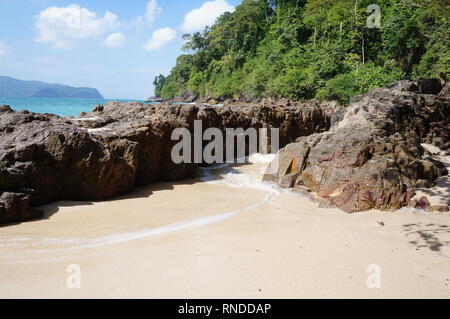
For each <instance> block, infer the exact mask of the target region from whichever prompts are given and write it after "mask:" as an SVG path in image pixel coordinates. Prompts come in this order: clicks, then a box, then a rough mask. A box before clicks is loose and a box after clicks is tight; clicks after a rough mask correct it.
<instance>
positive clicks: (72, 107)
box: [0, 98, 145, 117]
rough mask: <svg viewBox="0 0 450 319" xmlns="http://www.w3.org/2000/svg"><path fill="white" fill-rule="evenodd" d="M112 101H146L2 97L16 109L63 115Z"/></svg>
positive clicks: (71, 114)
mask: <svg viewBox="0 0 450 319" xmlns="http://www.w3.org/2000/svg"><path fill="white" fill-rule="evenodd" d="M111 101H119V102H141V103H144V102H145V101H144V100H135V99H74V98H70V99H67V98H0V104H4V105H9V106H10V107H11V108H12V109H13V110H15V111H20V110H28V111H30V112H34V113H42V114H45V113H50V114H56V115H59V116H63V117H64V116H78V115H80V113H82V112H91V111H92V110H93V109H94V108H95V106H96V105H98V104H102V105H103V104H106V103H108V102H111Z"/></svg>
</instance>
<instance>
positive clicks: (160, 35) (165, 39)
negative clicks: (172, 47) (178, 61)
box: [143, 28, 177, 51]
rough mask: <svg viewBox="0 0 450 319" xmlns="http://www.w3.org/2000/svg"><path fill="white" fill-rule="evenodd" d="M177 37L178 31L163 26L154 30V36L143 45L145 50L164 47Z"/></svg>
mask: <svg viewBox="0 0 450 319" xmlns="http://www.w3.org/2000/svg"><path fill="white" fill-rule="evenodd" d="M176 37H177V32H176V31H175V30H174V29H171V28H163V29H159V30H156V31H155V32H153V35H152V38H151V39H150V40H149V41H148V42H147V43H146V44H144V46H143V49H144V50H147V51H155V50H159V49H162V48H163V47H165V46H166V45H168V44H169V43H170V42H172V41H173V40H174V39H175V38H176Z"/></svg>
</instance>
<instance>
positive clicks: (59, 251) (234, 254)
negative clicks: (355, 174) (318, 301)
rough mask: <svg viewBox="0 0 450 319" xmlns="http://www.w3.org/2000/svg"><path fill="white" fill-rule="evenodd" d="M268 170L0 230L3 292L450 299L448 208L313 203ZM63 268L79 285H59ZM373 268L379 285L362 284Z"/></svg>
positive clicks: (150, 191) (159, 189) (155, 190)
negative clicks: (76, 274)
mask: <svg viewBox="0 0 450 319" xmlns="http://www.w3.org/2000/svg"><path fill="white" fill-rule="evenodd" d="M266 165H267V163H262V162H260V163H256V164H253V165H246V166H241V167H238V168H235V169H234V171H232V172H229V173H228V174H227V172H223V171H218V172H217V171H212V170H209V171H208V172H207V173H208V176H209V177H210V178H209V179H207V180H209V182H202V181H187V182H184V183H178V184H176V185H170V184H158V185H154V186H152V187H147V188H141V189H138V190H136V191H135V192H133V194H131V195H129V196H127V197H124V198H122V199H119V200H116V201H110V202H102V203H95V204H92V203H57V204H54V205H49V206H46V207H45V209H46V211H47V212H48V213H49V218H48V219H46V220H42V221H36V222H31V223H24V224H20V225H15V226H10V227H4V228H0V297H1V298H16V297H18V298H24V297H31V298H81V297H87V298H104V297H107V298H136V297H137V298H216V297H218V298H319V297H322V298H348V297H356V298H372V297H374V298H413V297H414V298H449V297H450V259H449V257H450V244H449V241H450V214H435V213H430V214H423V213H418V212H414V211H412V210H402V211H400V212H396V213H382V212H369V213H364V214H356V215H347V214H345V213H343V212H341V211H338V210H329V209H320V208H318V206H317V205H316V204H314V203H311V202H310V201H309V200H307V199H302V198H300V197H299V196H298V195H292V194H290V193H288V192H286V191H283V190H280V189H278V188H277V187H275V186H273V185H269V184H263V183H261V182H259V179H260V178H261V176H262V172H263V171H264V169H265V166H266ZM219 173H220V174H219ZM218 176H222V178H221V179H214V177H215V178H217V177H218ZM381 221H382V222H383V223H384V224H385V226H384V227H381V226H380V225H379V222H381ZM71 264H77V265H79V266H80V267H81V289H69V288H68V287H67V284H66V281H67V278H68V276H69V274H68V273H67V272H66V270H67V267H68V266H69V265H71ZM373 264H375V265H378V266H379V267H380V270H381V277H380V279H381V288H380V289H369V288H368V286H367V279H368V277H369V275H370V274H369V273H367V269H368V267H369V266H370V265H373Z"/></svg>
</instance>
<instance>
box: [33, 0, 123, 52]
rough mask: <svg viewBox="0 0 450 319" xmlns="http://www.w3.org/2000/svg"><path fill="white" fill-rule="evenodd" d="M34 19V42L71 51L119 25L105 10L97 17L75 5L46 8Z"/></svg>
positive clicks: (112, 15)
mask: <svg viewBox="0 0 450 319" xmlns="http://www.w3.org/2000/svg"><path fill="white" fill-rule="evenodd" d="M36 19H37V21H36V24H35V27H36V29H37V30H38V36H37V37H36V41H38V42H43V43H51V44H52V45H53V47H54V48H57V49H71V48H72V47H73V46H75V45H76V44H77V43H79V42H81V41H83V40H89V39H94V38H97V37H99V36H101V35H102V34H104V33H106V32H108V31H109V30H111V29H114V28H116V27H119V26H120V23H119V21H118V19H117V16H116V15H115V14H113V13H111V12H108V11H107V12H106V13H105V15H104V16H103V17H99V16H97V14H96V13H95V12H92V11H89V10H88V9H86V8H81V7H80V6H79V5H76V4H72V5H69V6H67V7H50V8H47V9H45V10H44V11H42V12H40V13H39V15H38V16H37V17H36Z"/></svg>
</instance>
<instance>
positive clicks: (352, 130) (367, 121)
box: [264, 79, 450, 213]
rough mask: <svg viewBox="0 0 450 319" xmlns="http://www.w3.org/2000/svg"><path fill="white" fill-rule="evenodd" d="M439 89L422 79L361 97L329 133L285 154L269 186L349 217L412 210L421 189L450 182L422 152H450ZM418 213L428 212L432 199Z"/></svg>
mask: <svg viewBox="0 0 450 319" xmlns="http://www.w3.org/2000/svg"><path fill="white" fill-rule="evenodd" d="M441 89H442V86H441V84H440V82H439V81H437V80H433V79H423V80H419V81H417V82H412V81H402V82H399V83H395V84H393V85H391V86H389V87H387V88H382V89H374V90H372V91H371V92H370V93H368V94H367V95H363V96H357V97H355V98H354V99H353V101H352V103H351V105H350V106H349V107H348V108H347V110H346V111H345V114H344V116H343V120H342V121H340V122H339V121H334V123H337V124H334V126H333V128H332V129H331V130H330V131H328V132H324V133H317V134H313V135H310V136H307V137H301V138H299V139H298V140H297V141H296V143H293V144H289V145H287V146H286V147H285V148H284V149H282V150H281V151H280V152H279V155H278V157H277V159H276V160H275V161H274V162H273V163H272V164H271V165H270V167H269V169H268V171H267V173H266V175H265V176H264V179H265V180H266V181H276V182H278V183H279V184H280V185H282V186H283V187H288V188H294V189H295V190H298V191H304V190H305V188H306V189H308V190H309V191H312V192H314V193H315V194H316V195H317V196H318V197H319V198H321V199H323V201H324V202H325V203H326V204H327V205H330V206H334V207H338V208H341V209H343V210H344V211H346V212H349V213H353V212H360V211H366V210H370V209H381V210H394V209H399V208H401V207H404V206H406V205H408V204H409V203H410V200H411V199H412V198H413V196H414V191H415V185H416V183H417V182H418V181H421V182H420V183H423V181H429V182H430V183H432V182H433V181H434V180H435V179H436V178H438V177H440V176H442V175H446V174H448V172H447V169H446V168H445V166H444V165H442V163H440V162H438V161H436V160H434V159H433V158H431V157H429V156H427V155H425V152H424V149H423V147H422V146H421V144H422V143H429V144H433V145H435V146H437V147H439V148H441V149H442V150H446V151H447V152H448V151H450V97H449V96H448V94H440V92H441ZM442 91H444V90H442ZM335 116H337V117H339V116H338V115H335ZM420 205H422V206H427V200H426V198H425V199H422V202H421V203H419V206H420ZM428 206H429V205H428Z"/></svg>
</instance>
